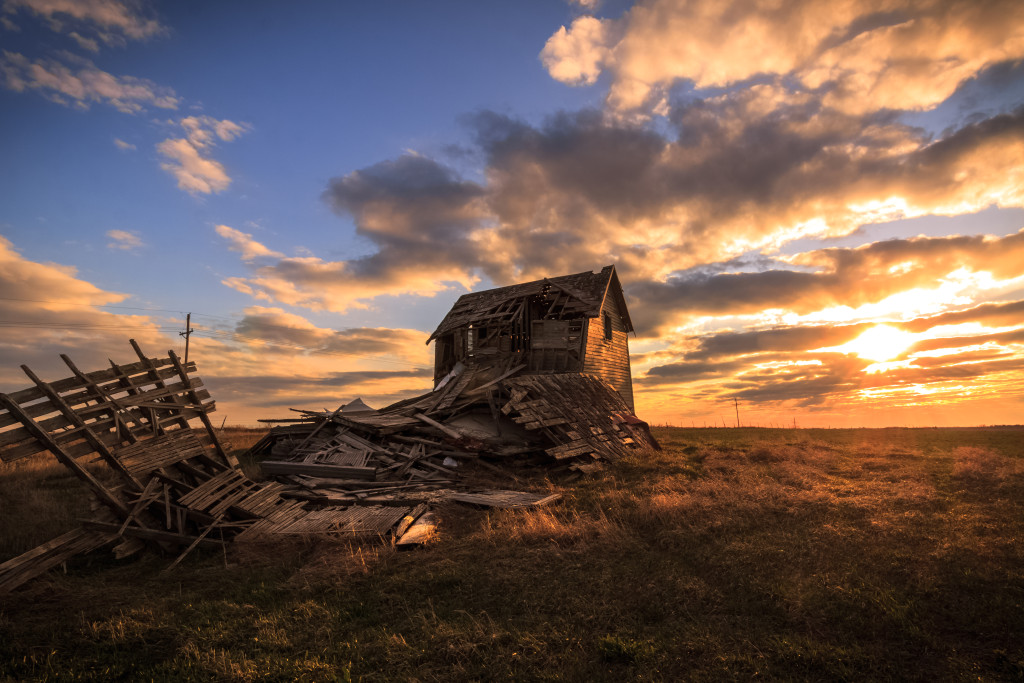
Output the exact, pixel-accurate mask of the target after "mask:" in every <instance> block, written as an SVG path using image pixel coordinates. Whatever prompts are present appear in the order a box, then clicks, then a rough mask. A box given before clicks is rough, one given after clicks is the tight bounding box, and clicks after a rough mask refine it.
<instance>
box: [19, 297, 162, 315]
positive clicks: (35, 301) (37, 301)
mask: <svg viewBox="0 0 1024 683" xmlns="http://www.w3.org/2000/svg"><path fill="white" fill-rule="evenodd" d="M0 301H22V302H25V303H30V304H75V305H78V306H92V307H94V308H120V309H124V310H126V311H159V312H161V313H181V312H182V311H180V310H178V309H175V308H143V307H141V306H118V305H117V304H91V303H88V302H83V301H68V300H64V301H60V300H56V299H17V298H14V297H9V296H0Z"/></svg>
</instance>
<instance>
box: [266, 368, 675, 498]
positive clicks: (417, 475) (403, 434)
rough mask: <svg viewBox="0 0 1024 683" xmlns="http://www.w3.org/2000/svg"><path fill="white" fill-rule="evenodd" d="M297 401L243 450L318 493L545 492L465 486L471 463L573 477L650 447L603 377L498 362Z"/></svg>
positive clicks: (503, 474)
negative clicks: (342, 399)
mask: <svg viewBox="0 0 1024 683" xmlns="http://www.w3.org/2000/svg"><path fill="white" fill-rule="evenodd" d="M293 410H294V409H293ZM296 412H299V413H302V414H303V417H301V418H295V419H291V420H264V422H285V423H288V424H286V425H281V426H276V427H274V428H273V429H272V430H271V431H270V433H269V434H267V436H266V437H264V438H263V440H261V441H260V442H259V443H257V444H256V445H255V446H253V447H252V449H251V450H250V451H249V454H250V455H252V456H254V457H255V458H257V459H262V463H261V467H262V469H263V472H264V474H265V475H267V476H274V477H277V478H278V480H279V481H288V482H290V483H292V484H295V485H296V486H298V487H301V489H302V490H299V491H291V492H290V493H289V495H291V496H294V497H297V498H302V499H304V500H308V501H313V502H317V503H320V504H360V505H385V506H390V505H398V506H404V505H412V504H434V503H439V502H443V501H456V502H461V503H467V504H475V505H481V506H488V507H512V506H520V505H530V504H533V505H536V504H542V503H544V502H547V500H548V499H547V498H545V497H542V496H540V495H538V494H534V493H527V492H519V491H507V490H483V491H480V490H472V489H470V488H469V486H468V484H470V483H471V482H472V481H473V479H475V478H476V477H475V476H468V475H472V474H476V473H479V472H480V471H481V468H482V469H485V470H486V471H487V472H488V473H490V474H491V475H492V477H493V475H497V476H498V477H499V478H503V479H505V480H508V479H518V478H520V477H521V476H524V475H529V474H537V473H539V474H541V475H543V476H558V475H564V478H573V477H578V476H580V475H581V474H582V473H585V472H589V471H592V470H594V469H596V468H599V467H601V466H602V465H603V463H605V462H613V461H615V460H617V459H618V458H621V457H622V456H625V455H628V454H629V453H631V452H634V451H636V450H637V449H642V448H657V447H658V445H657V443H656V441H655V440H654V438H653V436H652V435H651V433H650V430H649V429H648V426H647V424H646V423H644V422H642V421H640V420H639V419H637V417H636V416H635V415H633V411H632V410H630V409H629V407H628V406H627V405H626V404H625V402H624V401H623V400H622V398H621V396H620V395H619V394H618V392H616V391H615V390H614V389H612V388H611V387H610V386H609V385H608V384H607V383H605V382H604V381H602V380H601V379H599V378H596V377H593V376H591V375H585V374H581V373H559V374H523V367H522V366H517V367H512V368H510V367H508V365H507V364H505V365H503V364H500V363H486V362H481V363H477V364H474V365H472V366H469V367H465V366H463V365H462V364H458V365H457V366H456V369H455V370H454V371H453V372H452V374H451V375H449V376H448V377H446V378H445V380H444V381H442V382H441V383H440V384H439V385H438V387H437V388H436V389H435V390H434V391H432V392H430V393H428V394H424V395H422V396H418V397H415V398H412V399H408V400H405V401H402V402H400V403H396V404H394V405H392V406H389V407H387V408H383V409H381V410H373V409H370V408H369V407H367V406H366V405H365V404H364V403H363V402H362V401H361V400H359V399H356V400H355V401H353V402H352V403H350V404H348V405H345V406H342V407H341V408H339V409H338V410H336V411H334V412H326V411H325V412H313V411H303V410H299V411H296Z"/></svg>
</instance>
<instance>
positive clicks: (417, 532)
mask: <svg viewBox="0 0 1024 683" xmlns="http://www.w3.org/2000/svg"><path fill="white" fill-rule="evenodd" d="M437 523H438V520H437V515H435V514H434V513H433V512H432V511H431V512H424V513H423V514H422V515H420V517H419V519H417V520H416V521H415V522H413V523H412V524H411V525H410V526H409V528H408V530H407V531H406V532H405V533H404V534H402V536H401V538H399V539H398V540H397V541H396V542H395V547H396V548H398V549H399V550H408V549H410V548H415V547H417V546H421V545H425V544H427V543H429V542H430V541H431V540H433V538H434V536H435V535H436V533H437Z"/></svg>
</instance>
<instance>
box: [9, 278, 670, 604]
mask: <svg viewBox="0 0 1024 683" xmlns="http://www.w3.org/2000/svg"><path fill="white" fill-rule="evenodd" d="M631 330H632V325H631V323H630V321H629V316H628V312H627V311H626V307H625V301H624V299H623V296H622V289H621V285H620V284H619V282H618V277H617V276H616V274H615V269H614V267H611V266H609V267H608V268H605V269H604V270H602V271H601V272H600V273H580V274H576V275H569V276H564V277H558V278H550V279H544V280H538V281H536V282H530V283H525V284H521V285H513V286H511V287H503V288H498V289H494V290H489V291H486V292H477V293H474V294H467V295H465V296H463V297H462V298H460V299H459V301H458V302H456V304H455V306H454V307H453V308H452V311H451V312H450V313H449V314H448V315H447V316H446V317H445V319H444V320H443V321H442V323H441V325H439V327H438V328H437V330H436V331H435V332H434V333H433V334H432V335H431V337H430V340H435V339H436V340H437V347H436V348H437V350H436V364H435V386H434V388H433V390H432V391H430V392H427V393H426V394H423V395H421V396H416V397H414V398H410V399H406V400H404V401H400V402H398V403H395V404H393V405H391V406H388V407H386V408H382V409H380V410H373V409H371V408H369V407H368V406H366V405H365V404H363V403H362V401H361V400H358V399H357V400H356V401H352V402H350V403H348V404H346V405H344V406H342V407H340V408H338V409H337V410H335V411H333V412H314V411H301V410H300V411H298V412H299V413H300V414H301V417H298V418H292V419H284V420H281V419H278V420H267V422H276V423H279V424H278V426H275V427H273V428H272V429H271V430H270V431H269V433H268V434H267V435H266V436H265V437H264V438H263V439H262V440H261V441H260V442H259V443H257V444H256V445H255V446H254V447H253V448H252V449H251V450H250V453H249V455H251V456H253V457H256V458H258V459H260V460H261V461H262V462H261V469H262V477H259V478H258V479H259V480H258V481H257V480H253V479H250V478H248V477H246V476H245V475H244V474H243V472H242V470H241V468H240V466H239V463H238V461H237V459H236V458H234V457H233V456H232V455H231V454H230V453H229V452H227V451H225V449H224V447H223V446H222V445H221V443H220V442H219V440H218V437H217V433H216V430H215V429H214V428H213V425H212V423H211V421H210V417H209V414H210V413H211V412H212V411H213V410H214V409H215V403H214V401H213V400H212V398H211V396H210V394H209V392H208V391H207V390H206V389H204V388H203V381H202V380H201V379H200V378H199V377H197V376H195V375H193V374H191V373H194V372H195V370H196V366H195V363H183V362H181V360H180V359H179V358H178V357H177V356H176V355H175V354H174V352H173V351H171V352H168V357H167V358H163V359H157V358H149V357H147V356H146V355H145V354H144V353H143V352H142V350H141V349H140V348H139V346H138V345H137V344H136V343H135V342H134V340H132V342H131V344H132V347H133V349H134V351H135V353H136V355H137V357H138V360H137V361H136V362H134V363H131V364H128V365H118V364H116V363H114V362H113V361H110V367H109V368H107V369H103V370H98V371H93V372H82V371H80V370H79V369H78V368H77V366H76V365H75V364H74V363H73V362H72V361H71V360H70V359H69V358H67V357H66V356H62V358H63V360H64V361H65V363H66V364H67V365H68V367H69V369H70V370H71V371H72V373H73V376H71V377H68V378H65V379H62V380H59V381H57V382H52V383H47V382H44V381H42V380H41V379H39V377H38V376H36V374H35V373H34V372H32V371H31V370H30V369H29V368H28V367H26V366H22V369H23V370H24V372H25V373H26V375H27V376H28V377H29V379H30V380H31V381H32V386H30V387H29V388H26V389H24V390H22V391H17V392H14V393H11V394H9V395H7V394H0V460H3V461H4V462H9V461H14V460H19V459H21V458H28V457H33V456H42V455H44V454H46V453H49V454H51V455H52V456H53V457H55V458H56V459H57V460H58V461H60V462H61V463H62V464H63V465H65V466H66V467H67V468H68V469H69V470H70V471H71V472H72V473H73V474H74V475H75V476H76V477H78V478H79V479H80V480H81V481H82V482H83V484H85V486H86V487H87V489H88V491H89V494H90V496H91V497H92V500H93V501H94V505H93V510H94V514H93V517H92V518H91V519H89V520H85V521H84V522H83V524H82V527H81V528H79V529H76V530H73V531H69V532H68V533H66V534H64V535H62V536H60V537H58V538H56V539H53V540H52V541H50V542H48V543H45V544H43V545H42V546H39V547H38V548H35V549H33V550H31V551H29V552H27V553H24V554H23V555H20V556H18V557H15V558H12V559H10V560H8V561H6V562H4V563H3V564H0V593H3V592H6V591H10V590H13V589H14V588H16V587H18V586H20V585H22V584H23V583H25V582H26V581H28V580H30V579H32V578H33V577H35V576H38V575H40V574H42V573H44V572H46V571H47V570H49V569H51V568H53V567H55V566H57V565H59V564H61V563H63V562H65V561H66V560H68V559H69V558H71V557H73V556H75V555H77V554H79V553H83V552H88V551H92V550H95V549H98V548H101V547H104V546H111V547H112V548H113V551H114V553H115V555H116V556H118V557H124V556H127V555H131V554H133V553H135V552H138V551H140V550H143V549H150V550H154V551H157V552H161V553H164V554H169V555H170V556H173V557H174V559H173V561H172V562H171V564H170V565H169V567H168V568H170V567H173V566H175V565H177V564H178V563H179V562H180V561H181V560H182V559H184V557H186V556H187V555H188V554H189V553H190V552H192V550H194V549H195V548H197V547H200V546H213V547H217V546H223V545H224V544H227V543H230V542H233V541H237V540H239V539H246V538H256V537H267V536H275V535H289V534H291V535H294V534H330V535H333V536H342V537H346V538H356V539H367V538H374V539H384V540H390V541H392V542H394V543H396V545H398V546H400V547H401V546H411V545H415V544H418V543H421V542H422V541H423V540H424V539H425V538H428V537H429V535H430V532H431V529H432V528H433V526H434V525H435V524H436V517H435V515H434V513H433V511H432V506H435V505H437V504H438V503H441V502H446V501H452V502H456V503H462V504H465V505H472V506H478V507H527V506H536V505H544V504H547V503H550V502H551V501H553V500H554V499H556V498H557V497H558V496H557V494H554V495H552V494H550V493H549V492H545V491H542V492H533V491H522V490H515V489H508V488H500V487H499V486H508V485H509V484H510V483H515V484H516V485H518V484H519V482H520V481H521V478H522V475H525V474H530V473H541V474H543V475H546V476H557V475H563V476H579V475H580V474H582V473H585V472H588V471H591V470H593V469H595V468H597V467H600V466H602V464H603V463H606V462H613V461H615V460H617V459H619V458H621V457H623V456H625V455H628V454H630V453H632V452H635V451H637V450H640V449H645V448H656V447H657V443H656V442H655V440H654V438H653V437H652V436H651V434H650V431H649V429H648V427H647V425H646V424H645V423H644V422H642V421H641V420H639V419H638V418H637V417H636V416H635V415H634V412H633V407H632V384H631V381H630V374H629V356H628V344H627V341H626V333H627V332H628V331H631ZM430 340H428V342H429V341H430ZM197 420H198V421H199V423H200V424H199V425H196V426H194V425H193V423H194V422H195V421H197ZM496 482H497V484H496Z"/></svg>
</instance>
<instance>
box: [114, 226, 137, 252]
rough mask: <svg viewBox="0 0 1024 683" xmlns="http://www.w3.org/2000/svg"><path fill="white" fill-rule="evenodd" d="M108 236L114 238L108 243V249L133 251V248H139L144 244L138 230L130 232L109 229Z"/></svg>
mask: <svg viewBox="0 0 1024 683" xmlns="http://www.w3.org/2000/svg"><path fill="white" fill-rule="evenodd" d="M107 237H109V238H110V239H111V240H113V241H112V242H109V243H108V244H107V248H108V249H122V250H124V251H131V250H133V249H138V248H139V247H141V246H142V245H143V243H142V238H141V237H140V236H139V234H138V233H137V232H130V231H128V230H108V231H107Z"/></svg>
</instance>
